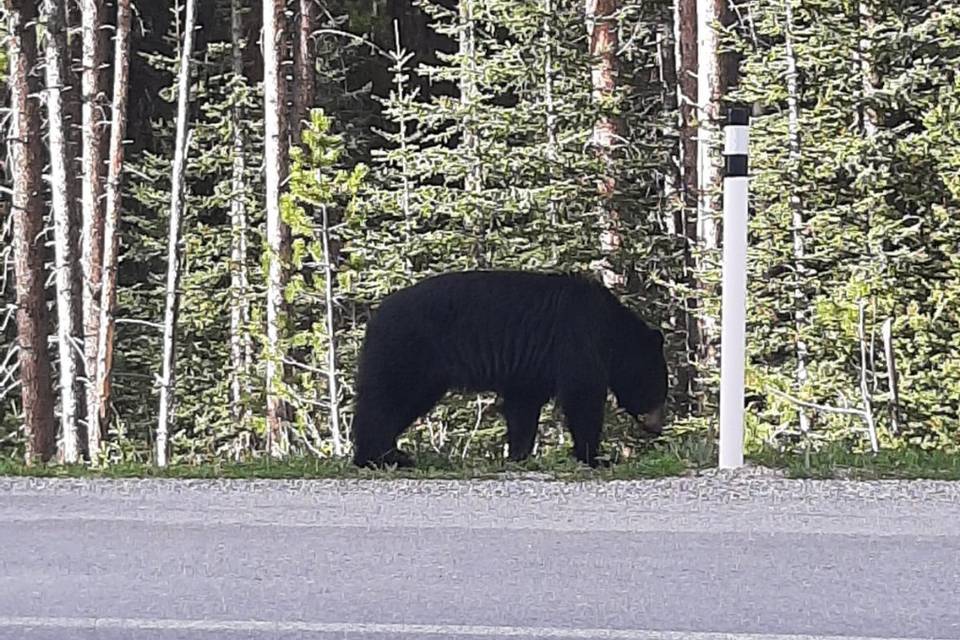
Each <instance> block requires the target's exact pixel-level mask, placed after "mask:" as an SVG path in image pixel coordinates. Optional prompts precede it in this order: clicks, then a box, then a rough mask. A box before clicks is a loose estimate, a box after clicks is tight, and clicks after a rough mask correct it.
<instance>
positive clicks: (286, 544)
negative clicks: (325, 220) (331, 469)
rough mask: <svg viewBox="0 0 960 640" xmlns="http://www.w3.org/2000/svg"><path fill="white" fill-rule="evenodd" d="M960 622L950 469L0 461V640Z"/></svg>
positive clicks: (646, 637) (861, 633) (867, 627)
mask: <svg viewBox="0 0 960 640" xmlns="http://www.w3.org/2000/svg"><path fill="white" fill-rule="evenodd" d="M839 637H846V638H910V639H913V638H952V639H960V483H958V484H951V483H934V482H912V483H853V482H833V481H831V482H822V481H821V482H817V481H786V480H779V479H775V478H769V477H753V478H750V477H733V478H729V477H727V478H716V477H711V478H699V479H673V480H661V481H651V482H622V483H610V484H570V485H565V484H554V483H543V482H539V481H529V480H528V481H518V480H505V481H500V482H493V481H491V482H426V483H421V482H412V481H409V482H397V483H390V484H388V483H382V482H366V483H365V482H357V481H352V482H349V481H343V482H334V481H330V482H266V481H257V482H246V483H245V482H226V481H220V482H216V481H215V482H206V481H204V482H200V481H186V482H185V481H158V480H153V481H141V480H136V481H77V480H56V481H55V480H29V479H2V478H0V638H3V639H6V638H11V639H17V640H39V639H44V640H47V639H49V640H64V639H68V638H80V639H84V640H87V639H92V638H98V639H100V638H102V639H109V640H121V639H123V640H126V639H129V638H146V639H151V640H153V639H156V640H169V639H172V638H178V639H186V640H208V639H209V640H212V639H214V638H239V639H256V640H262V639H264V638H320V639H323V640H329V639H332V638H349V639H351V640H374V639H376V640H385V639H388V638H390V639H397V640H417V639H428V638H429V639H430V640H435V639H436V638H464V639H467V638H470V639H474V638H477V639H491V638H493V639H501V638H558V639H563V638H570V639H589V640H594V639H596V640H601V639H610V640H614V639H616V640H654V639H664V640H667V639H669V640H679V639H681V638H689V639H690V640H722V639H724V638H744V639H750V640H805V639H810V638H839Z"/></svg>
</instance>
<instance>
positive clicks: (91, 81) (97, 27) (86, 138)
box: [81, 0, 106, 455]
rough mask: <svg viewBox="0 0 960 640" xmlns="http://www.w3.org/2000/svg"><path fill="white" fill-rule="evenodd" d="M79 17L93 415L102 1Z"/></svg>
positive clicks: (87, 4) (92, 440) (87, 359)
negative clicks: (81, 38) (81, 39)
mask: <svg viewBox="0 0 960 640" xmlns="http://www.w3.org/2000/svg"><path fill="white" fill-rule="evenodd" d="M82 4H83V17H82V27H83V28H82V31H83V79H82V85H83V143H82V144H83V170H82V172H83V184H82V195H81V198H82V202H83V235H82V241H81V266H82V269H83V353H84V364H85V372H86V378H87V394H86V405H87V408H88V412H90V411H93V410H95V408H96V407H97V405H98V402H97V399H96V384H95V380H96V363H97V335H98V333H99V331H98V327H97V325H98V324H99V322H100V284H101V283H100V278H101V277H102V275H103V266H102V264H101V263H102V259H103V226H104V220H103V191H104V190H103V141H104V122H105V121H106V114H105V113H104V107H103V87H102V81H101V77H102V71H101V67H102V66H103V41H102V34H101V29H102V28H103V15H102V14H103V0H82ZM87 446H88V448H89V447H90V446H95V449H93V450H91V451H90V454H91V455H95V454H96V451H97V450H98V449H99V447H100V433H99V432H90V430H89V429H88V433H87Z"/></svg>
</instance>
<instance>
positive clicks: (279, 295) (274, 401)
mask: <svg viewBox="0 0 960 640" xmlns="http://www.w3.org/2000/svg"><path fill="white" fill-rule="evenodd" d="M262 6H263V99H264V114H263V117H264V164H265V167H266V208H267V250H268V253H269V256H268V258H269V268H268V273H267V358H266V386H267V451H268V453H269V455H271V456H274V457H282V456H284V455H286V453H287V450H288V448H289V447H288V438H287V434H286V432H285V429H284V427H283V422H282V416H281V409H282V407H281V403H282V400H281V398H280V396H279V394H278V389H279V387H280V385H281V383H282V381H281V379H280V378H281V376H282V372H283V367H282V353H281V349H280V322H281V318H282V314H283V265H282V263H281V257H282V256H283V221H282V219H281V217H280V189H281V185H282V184H283V182H284V180H285V179H286V177H287V156H288V152H287V146H286V145H287V141H286V136H285V135H284V133H285V130H286V128H285V127H284V111H285V109H284V103H283V93H284V92H283V84H282V78H281V75H280V45H281V42H282V36H283V22H284V15H283V9H284V6H283V2H282V1H281V0H263V5H262Z"/></svg>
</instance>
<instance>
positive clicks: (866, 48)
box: [857, 0, 880, 138]
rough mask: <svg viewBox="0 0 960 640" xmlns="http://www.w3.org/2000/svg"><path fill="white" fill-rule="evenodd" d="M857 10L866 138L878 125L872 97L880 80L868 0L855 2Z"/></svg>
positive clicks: (858, 51)
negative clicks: (874, 52) (875, 58)
mask: <svg viewBox="0 0 960 640" xmlns="http://www.w3.org/2000/svg"><path fill="white" fill-rule="evenodd" d="M857 12H858V15H859V19H860V42H859V46H858V47H857V54H858V57H859V61H860V76H861V79H860V81H861V85H862V87H863V104H862V105H861V117H862V119H863V132H864V134H865V135H866V136H867V137H868V138H872V137H874V136H875V135H876V134H877V127H878V117H877V109H876V107H875V106H874V104H873V97H874V94H875V93H876V92H877V85H878V84H879V82H880V80H879V76H878V74H877V69H876V62H875V60H874V54H873V42H872V38H873V30H874V28H876V26H877V21H876V18H875V17H874V15H873V8H872V7H871V6H870V2H869V0H860V2H859V3H858V4H857Z"/></svg>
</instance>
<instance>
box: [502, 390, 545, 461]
mask: <svg viewBox="0 0 960 640" xmlns="http://www.w3.org/2000/svg"><path fill="white" fill-rule="evenodd" d="M544 402H546V400H540V399H539V398H537V399H534V400H531V399H529V398H528V397H524V396H523V395H522V394H516V395H506V396H505V397H504V399H503V417H504V418H506V420H507V443H508V445H509V454H508V458H509V459H510V460H512V461H513V462H520V461H522V460H526V459H527V458H529V457H530V454H531V453H533V443H534V442H535V441H536V439H537V428H538V427H539V424H540V409H541V408H543V403H544Z"/></svg>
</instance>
